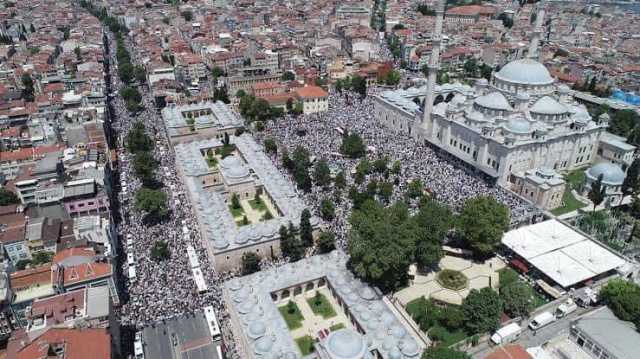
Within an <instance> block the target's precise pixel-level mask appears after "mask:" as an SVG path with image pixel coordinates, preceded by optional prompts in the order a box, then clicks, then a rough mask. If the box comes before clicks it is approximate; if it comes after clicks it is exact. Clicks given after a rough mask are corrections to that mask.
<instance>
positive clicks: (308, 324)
mask: <svg viewBox="0 0 640 359" xmlns="http://www.w3.org/2000/svg"><path fill="white" fill-rule="evenodd" d="M320 293H321V294H322V295H323V296H324V297H325V298H326V299H327V300H328V301H329V303H330V304H331V306H332V307H333V310H334V311H335V312H336V316H334V317H331V318H327V319H324V318H323V317H322V316H320V315H316V314H314V313H313V311H312V310H311V307H310V306H309V303H307V299H310V298H313V297H314V296H315V294H316V292H315V291H311V292H307V293H304V294H303V295H298V296H296V297H295V298H293V301H294V302H295V303H296V305H297V306H298V308H299V309H300V313H302V316H303V317H304V320H303V321H302V327H300V328H298V329H296V330H292V331H291V336H292V337H293V338H294V339H297V338H300V337H303V336H305V335H309V336H311V337H312V338H315V337H317V336H318V332H320V331H321V330H324V329H329V328H330V327H331V326H333V325H336V324H339V323H342V324H343V325H345V327H348V326H350V325H349V319H347V317H346V316H345V315H344V313H343V312H342V310H341V309H340V306H339V305H338V303H336V302H335V299H334V298H333V296H332V295H331V293H329V291H328V290H327V289H326V288H320Z"/></svg>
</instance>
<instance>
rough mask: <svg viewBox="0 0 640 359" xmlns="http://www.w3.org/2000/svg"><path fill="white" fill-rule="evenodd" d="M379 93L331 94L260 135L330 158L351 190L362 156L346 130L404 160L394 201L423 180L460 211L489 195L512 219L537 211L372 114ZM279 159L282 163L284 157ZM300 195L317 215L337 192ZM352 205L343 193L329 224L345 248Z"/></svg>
mask: <svg viewBox="0 0 640 359" xmlns="http://www.w3.org/2000/svg"><path fill="white" fill-rule="evenodd" d="M377 91H378V90H377V89H376V88H373V89H370V90H369V96H367V97H365V98H363V99H362V98H361V97H360V96H359V95H358V94H355V93H353V92H348V91H343V92H341V93H336V92H332V93H331V94H330V96H329V110H328V111H327V112H324V113H320V114H311V115H300V116H298V117H294V116H286V117H285V118H284V119H281V120H278V121H273V122H270V123H268V124H267V126H266V128H265V130H264V131H263V132H260V133H259V134H258V138H259V139H261V140H264V139H266V138H273V139H274V140H275V141H276V143H278V145H279V146H280V147H281V148H286V149H287V150H288V153H292V152H293V151H294V150H295V148H296V147H298V146H302V147H304V148H305V149H306V150H308V151H309V152H310V154H311V155H312V156H315V157H316V158H317V159H324V160H326V161H327V162H328V164H329V167H330V168H332V169H334V171H335V172H339V171H344V172H345V173H346V174H347V176H346V177H347V179H348V185H347V186H346V188H345V189H344V191H343V192H346V191H347V189H348V188H349V187H350V186H352V185H354V183H353V179H352V178H351V176H349V174H350V173H352V172H353V171H354V169H355V167H356V166H357V164H358V162H359V161H360V159H351V158H347V157H345V156H342V155H341V154H340V145H341V144H342V135H343V133H344V132H345V131H347V132H355V133H357V134H359V135H360V136H361V137H362V139H363V141H364V143H365V144H366V146H367V148H368V150H369V151H368V152H369V153H368V154H367V156H368V158H369V159H370V160H375V159H376V158H378V157H380V156H387V157H388V158H389V163H390V164H391V163H393V162H395V161H399V162H400V164H401V171H400V173H399V174H398V175H397V176H398V178H397V179H396V180H395V182H396V183H397V185H395V186H394V191H393V195H392V197H391V201H396V200H400V199H402V197H403V196H404V194H405V192H406V190H407V186H408V184H409V183H410V182H411V181H413V180H416V179H419V180H421V182H422V184H423V185H424V187H425V188H424V189H425V190H426V191H427V192H429V193H431V195H432V196H433V197H434V198H435V199H436V200H438V201H440V202H442V203H445V204H447V205H449V206H450V207H451V208H452V209H453V210H457V209H459V208H460V206H461V205H462V204H463V203H464V201H465V200H466V199H468V198H471V197H475V196H481V195H486V196H492V197H494V198H495V199H496V200H498V201H499V202H501V203H503V204H504V205H506V206H507V207H508V208H509V210H510V212H511V217H512V220H515V221H527V220H528V219H529V218H531V216H533V215H535V214H536V213H538V212H537V210H536V209H535V207H534V206H532V205H531V204H529V203H527V202H525V201H523V200H522V199H520V198H519V197H517V196H515V195H513V194H512V193H509V192H507V191H505V190H504V189H502V188H501V187H497V186H493V185H491V184H489V183H488V182H487V181H486V180H484V179H483V178H481V177H480V176H479V175H478V174H476V173H474V172H473V170H471V169H470V168H468V167H466V166H464V165H463V164H462V163H460V162H459V161H458V160H456V159H455V158H452V157H450V156H444V157H443V155H442V154H439V153H437V152H436V151H435V150H434V149H433V148H431V147H429V146H426V145H424V144H422V143H419V142H418V141H416V140H415V139H413V138H411V137H410V136H407V135H406V134H400V133H395V132H394V131H390V130H389V129H388V128H386V127H385V126H384V125H383V124H381V123H377V122H376V120H375V118H374V116H373V97H372V96H373V95H375V93H376V92H377ZM280 153H282V151H280ZM276 162H277V165H278V166H280V167H282V162H281V161H279V160H278V161H276ZM281 169H282V168H281ZM282 170H283V172H285V170H284V169H282ZM369 176H370V177H372V176H376V175H375V174H371V175H369ZM374 179H376V180H379V178H374ZM368 180H369V178H367V179H366V180H365V181H363V183H362V184H361V185H360V189H361V190H362V188H363V187H364V186H366V184H367V182H368ZM300 195H302V196H303V197H305V199H306V202H307V203H308V204H309V205H310V206H312V207H313V208H314V209H315V211H316V213H318V212H319V208H318V207H319V203H320V201H321V200H322V199H323V198H328V199H330V200H334V198H333V195H331V193H330V192H329V193H327V191H326V190H325V189H323V188H321V187H314V188H313V189H312V190H311V192H310V193H306V194H305V193H302V192H301V193H300ZM350 206H351V203H350V201H349V200H348V199H347V198H346V195H344V194H343V200H341V201H339V202H338V203H336V218H335V220H333V221H332V222H331V223H329V227H330V229H331V230H332V231H334V232H335V235H336V238H337V240H338V243H339V244H340V246H341V247H343V248H344V247H345V245H346V242H345V241H346V232H347V230H348V223H347V219H348V218H347V217H348V214H349V212H350Z"/></svg>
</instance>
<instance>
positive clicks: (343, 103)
mask: <svg viewBox="0 0 640 359" xmlns="http://www.w3.org/2000/svg"><path fill="white" fill-rule="evenodd" d="M109 36H110V37H109V41H110V43H111V44H110V45H111V46H110V48H115V44H114V39H113V38H112V37H111V34H110V35H109ZM128 47H129V49H132V47H131V46H128ZM131 55H132V59H133V61H134V62H135V61H136V60H139V59H137V57H136V56H137V54H136V53H135V52H133V53H132V54H131ZM385 55H386V56H388V55H389V54H385ZM110 58H111V63H116V59H115V56H114V54H113V52H112V53H111V55H110ZM110 70H111V71H112V72H113V75H112V76H111V84H112V91H113V92H117V91H118V90H120V89H121V88H123V87H124V86H125V84H123V83H122V82H121V81H120V80H119V79H118V77H117V76H116V75H115V71H113V70H114V68H113V66H112V67H111V69H110ZM138 88H139V91H140V92H141V94H142V98H143V102H142V105H143V106H142V109H141V110H140V111H139V112H137V113H136V114H135V115H134V114H131V113H130V112H129V111H128V110H127V109H126V106H125V103H124V101H123V99H122V98H121V97H120V96H113V97H112V98H111V102H110V105H111V111H112V129H113V130H114V131H115V134H116V137H117V138H118V142H119V143H120V144H121V146H119V151H118V154H119V162H118V163H119V168H118V173H119V174H120V179H121V180H122V181H121V183H122V184H123V185H124V186H125V187H126V189H124V190H122V191H121V192H120V194H119V196H120V214H121V216H122V219H121V221H120V223H119V225H118V234H119V236H120V239H121V243H123V246H122V247H123V251H124V255H123V256H122V258H127V256H129V255H131V256H132V257H133V261H134V263H133V264H130V263H128V262H127V261H126V260H122V261H121V263H120V265H121V266H122V273H124V274H125V275H126V274H127V273H128V269H129V266H131V265H133V266H135V271H136V277H135V279H134V278H128V279H125V286H124V288H125V289H124V290H125V292H126V294H127V296H128V300H126V301H125V303H124V304H123V305H122V306H121V307H120V308H119V316H120V319H121V322H122V324H123V325H129V326H133V327H136V328H142V327H144V326H146V325H149V324H151V323H153V322H157V321H159V320H163V319H169V318H172V317H176V316H181V315H184V314H189V313H193V312H195V311H198V310H200V309H201V308H203V307H205V306H209V305H212V306H213V307H214V308H215V310H216V313H217V316H218V319H219V320H220V322H221V324H222V326H223V330H222V331H223V333H224V335H225V336H227V337H226V338H225V339H226V340H225V347H226V351H227V354H228V355H229V356H230V357H237V351H236V350H235V345H234V343H235V342H234V340H233V338H232V336H231V330H230V329H229V327H228V326H229V325H230V324H229V322H228V318H229V317H228V314H227V313H226V310H225V308H224V305H223V302H222V293H221V284H222V281H224V280H226V279H228V278H229V277H231V276H233V275H236V274H237V273H225V274H219V273H216V272H215V270H214V269H213V267H212V266H211V265H210V264H209V260H208V257H207V255H206V253H205V250H204V248H203V247H202V244H201V241H200V233H199V232H198V230H197V228H198V226H197V223H195V219H194V216H193V215H192V213H193V212H192V208H191V204H190V202H189V200H188V198H187V197H186V192H185V189H184V186H183V184H182V183H181V181H180V177H179V176H178V175H177V173H176V166H175V158H174V156H173V153H171V149H170V146H169V142H168V138H167V137H166V132H165V130H164V127H163V124H162V121H161V120H160V118H159V117H160V116H159V114H158V113H157V112H156V109H155V106H154V103H153V102H152V97H151V95H150V93H149V91H148V89H147V88H146V86H144V85H143V84H139V86H138ZM369 91H370V96H367V97H365V98H363V99H362V98H360V97H359V95H357V94H355V93H353V92H349V91H345V92H341V93H335V92H332V93H331V94H330V97H329V99H330V104H329V111H328V112H325V113H322V114H313V115H300V116H297V117H293V116H289V115H286V116H285V117H284V118H281V119H279V120H277V121H272V122H270V123H268V124H267V126H266V129H265V130H264V131H263V132H259V133H257V134H256V137H257V139H258V140H259V141H263V140H264V139H266V138H268V137H271V138H274V139H275V140H276V141H277V143H278V144H279V146H280V148H283V147H286V148H287V149H288V150H289V152H293V151H294V149H295V148H296V147H298V146H302V147H304V148H305V149H307V150H308V151H309V152H310V154H311V155H313V156H315V157H316V158H318V159H325V160H326V161H327V162H328V164H329V167H330V168H332V170H333V171H334V173H335V172H337V171H344V173H346V174H347V176H346V178H347V182H348V183H347V186H346V187H345V188H344V189H343V190H342V193H339V194H338V195H339V196H340V197H342V200H336V198H335V197H333V198H331V199H332V200H333V202H334V204H335V205H336V211H335V219H334V220H332V221H330V223H327V227H328V230H330V231H332V232H333V233H334V234H335V235H336V239H337V244H338V246H339V247H341V248H345V247H346V238H347V236H346V233H347V231H348V215H349V213H350V211H351V208H350V206H351V204H350V201H349V200H348V199H347V195H346V192H347V188H349V187H350V186H353V185H354V181H353V178H352V176H351V175H350V174H351V173H352V171H353V170H354V168H355V167H356V165H357V163H358V159H351V158H346V157H344V156H342V155H341V154H340V153H339V152H340V151H339V147H340V145H341V142H342V136H341V133H340V132H344V131H348V132H355V133H358V134H359V135H360V136H361V137H362V139H363V140H364V142H365V144H366V145H367V148H368V154H367V156H368V157H370V158H371V159H374V158H377V157H379V156H387V157H388V158H389V160H390V161H389V163H393V162H395V161H399V162H400V164H401V170H400V172H399V173H397V174H394V177H395V178H394V183H395V185H394V190H393V194H392V196H391V198H390V201H396V200H400V199H402V198H403V196H404V193H405V192H406V190H407V186H408V184H409V183H410V182H411V181H413V180H415V179H420V180H421V181H422V183H423V184H424V187H425V189H426V190H427V191H428V192H430V193H431V194H432V196H433V197H434V198H435V199H437V200H438V201H440V202H442V203H445V204H447V205H449V206H451V208H452V209H454V210H455V209H457V208H459V206H460V205H461V204H462V203H463V202H464V200H465V199H467V198H470V197H473V196H478V195H489V196H493V197H494V198H496V199H497V200H498V201H500V202H502V203H504V204H505V205H507V206H508V207H509V209H510V210H511V213H512V217H514V216H515V217H519V216H521V217H526V216H528V215H531V214H532V213H533V212H534V209H533V207H531V206H529V205H528V204H527V203H525V202H524V201H522V200H520V199H519V198H518V197H516V196H514V195H512V194H510V193H508V192H506V191H504V190H503V189H501V188H499V187H493V186H491V185H489V184H488V183H487V182H486V181H484V180H483V179H482V178H480V177H478V175H476V174H475V173H473V172H472V171H471V170H469V169H467V168H466V167H465V166H463V165H462V164H460V163H457V162H456V161H455V160H454V159H452V158H443V157H441V156H440V155H439V154H437V153H436V152H435V151H434V150H433V149H431V148H430V147H428V146H425V145H423V144H421V143H418V142H417V141H415V140H414V139H412V138H410V137H409V136H406V135H403V134H396V133H394V132H392V131H389V130H387V129H386V128H385V127H384V126H383V125H382V124H379V123H376V121H375V119H374V117H373V102H372V97H371V95H372V94H375V92H376V91H377V90H376V89H375V88H373V89H370V90H369ZM139 121H140V122H142V123H143V124H144V126H145V129H146V131H147V133H148V135H149V136H150V137H151V138H152V139H153V140H154V141H155V146H154V149H153V156H154V158H155V159H156V161H158V163H159V165H158V170H157V171H156V180H157V181H158V182H159V183H161V184H162V186H161V189H162V190H163V191H165V192H166V194H167V198H168V201H169V203H168V206H169V208H170V211H169V212H170V213H169V215H167V216H166V218H164V219H163V220H162V221H160V222H159V223H156V224H154V225H147V224H145V221H144V215H145V214H144V213H143V212H141V211H139V210H138V209H136V208H135V200H134V196H135V193H136V191H137V190H138V189H139V188H140V187H141V186H142V183H141V182H140V180H139V179H137V178H136V176H135V174H134V172H133V168H132V163H133V156H132V155H131V154H129V153H128V152H127V151H126V150H125V149H124V145H123V143H124V140H125V137H126V135H127V133H128V131H129V129H131V128H132V126H133V125H134V123H136V122H139ZM274 161H275V162H276V164H277V166H278V167H279V168H280V169H281V170H282V172H283V173H286V170H284V169H283V168H282V162H281V161H280V160H279V159H278V158H277V156H276V157H274ZM375 176H379V174H378V175H375V174H370V175H369V178H367V180H365V181H364V182H363V184H361V185H359V187H360V188H363V186H365V185H366V183H367V181H368V180H369V179H371V178H374V177H375ZM378 179H381V178H378ZM299 194H300V196H302V197H303V199H304V200H305V202H306V203H307V205H308V206H309V207H310V208H313V209H314V211H315V212H316V213H318V212H319V204H320V202H321V200H322V199H325V198H328V197H329V195H328V193H327V191H326V190H325V189H323V188H321V187H317V186H314V187H313V188H312V190H311V191H310V192H309V193H303V192H302V191H300V193H299ZM333 195H334V196H335V193H334V194H333ZM127 238H131V240H132V242H133V245H132V246H125V245H124V243H125V242H126V240H127ZM160 240H162V241H166V242H167V244H168V248H169V250H170V252H171V254H170V256H169V257H168V258H167V259H164V260H157V258H156V259H153V258H152V256H151V252H152V248H153V246H154V244H155V243H156V242H157V241H160ZM189 245H191V246H193V247H194V248H195V249H196V251H197V253H198V257H199V261H200V265H201V267H202V268H203V269H204V270H203V271H202V272H203V275H204V276H205V280H206V284H207V286H208V291H206V292H203V293H199V292H198V291H197V289H196V284H195V281H194V279H193V277H192V272H191V267H190V264H189V260H188V256H187V252H186V250H187V246H189ZM285 261H286V259H278V260H276V261H267V260H263V262H262V263H261V267H262V268H268V267H272V266H275V265H280V264H282V263H283V262H285Z"/></svg>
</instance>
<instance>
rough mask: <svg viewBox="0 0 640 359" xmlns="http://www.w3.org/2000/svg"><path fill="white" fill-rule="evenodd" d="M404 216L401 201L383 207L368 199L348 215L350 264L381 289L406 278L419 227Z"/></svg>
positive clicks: (392, 286)
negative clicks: (349, 225)
mask: <svg viewBox="0 0 640 359" xmlns="http://www.w3.org/2000/svg"><path fill="white" fill-rule="evenodd" d="M407 219H408V210H407V207H406V206H405V205H404V204H402V203H396V204H394V205H392V206H390V207H388V208H385V207H383V206H382V205H381V204H380V203H378V202H375V201H372V200H366V201H365V202H364V203H363V204H362V205H361V206H360V208H359V209H357V210H354V211H353V213H352V214H351V217H350V219H349V222H350V223H351V229H350V230H349V234H348V236H349V241H348V252H349V255H350V257H351V259H350V267H351V268H352V270H353V272H354V273H355V274H356V275H357V276H358V277H360V278H361V279H363V280H364V281H366V282H368V283H370V284H373V285H375V286H377V287H378V288H380V289H381V290H382V291H384V292H388V291H390V290H394V289H396V288H398V287H401V286H404V285H405V284H406V282H407V279H408V277H407V271H408V269H409V265H410V264H411V261H412V257H413V252H414V243H415V241H416V237H417V232H418V230H419V229H418V228H417V227H416V226H415V225H414V223H412V222H411V221H408V220H407Z"/></svg>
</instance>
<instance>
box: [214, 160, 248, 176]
mask: <svg viewBox="0 0 640 359" xmlns="http://www.w3.org/2000/svg"><path fill="white" fill-rule="evenodd" d="M220 167H222V170H223V172H224V174H225V176H228V177H231V178H243V177H247V176H249V169H248V168H247V166H245V164H244V163H243V162H242V160H241V159H240V158H239V157H238V156H236V155H230V156H227V157H225V158H224V159H223V160H222V161H221V162H220Z"/></svg>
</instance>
